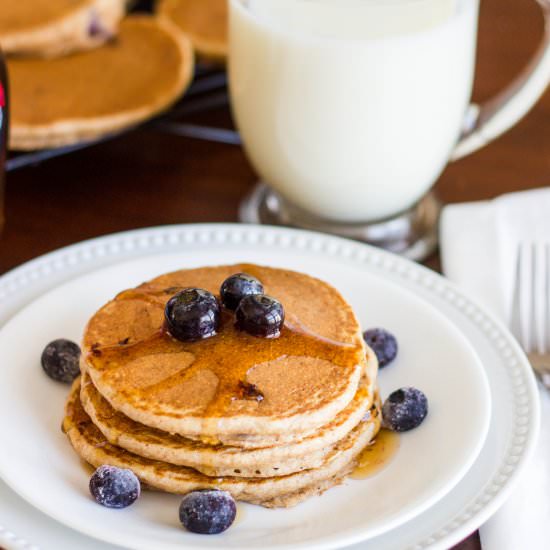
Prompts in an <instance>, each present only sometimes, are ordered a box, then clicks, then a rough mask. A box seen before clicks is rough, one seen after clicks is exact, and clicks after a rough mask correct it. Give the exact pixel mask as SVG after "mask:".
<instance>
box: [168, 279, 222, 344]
mask: <svg viewBox="0 0 550 550" xmlns="http://www.w3.org/2000/svg"><path fill="white" fill-rule="evenodd" d="M164 317H165V319H166V324H167V326H168V330H169V331H170V334H171V335H172V336H173V337H174V338H176V339H178V340H181V341H182V342H194V341H196V340H203V339H204V338H210V337H212V336H214V335H215V334H216V333H217V332H218V329H219V326H220V305H219V303H218V300H217V299H216V297H215V296H214V295H213V294H211V293H210V292H208V291H207V290H202V289H200V288H185V289H183V290H182V291H180V292H178V293H177V294H176V295H175V296H173V297H172V298H170V300H168V303H167V304H166V308H165V310H164Z"/></svg>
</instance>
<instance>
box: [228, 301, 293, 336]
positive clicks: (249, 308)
mask: <svg viewBox="0 0 550 550" xmlns="http://www.w3.org/2000/svg"><path fill="white" fill-rule="evenodd" d="M235 317H236V323H235V324H236V326H237V328H238V329H239V330H244V331H246V332H248V333H249V334H252V336H260V337H262V338H277V337H278V336H279V335H280V334H281V329H282V327H283V323H284V321H285V311H284V309H283V305H282V304H281V302H279V301H278V300H275V298H271V297H270V296H265V295H264V294H255V295H252V296H245V297H244V298H243V299H242V300H241V302H240V304H239V307H238V308H237V311H236V312H235Z"/></svg>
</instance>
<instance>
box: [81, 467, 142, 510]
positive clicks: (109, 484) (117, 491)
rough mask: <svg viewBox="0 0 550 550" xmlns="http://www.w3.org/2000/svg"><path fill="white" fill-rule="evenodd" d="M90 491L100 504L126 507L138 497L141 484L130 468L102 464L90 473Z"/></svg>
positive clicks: (109, 506) (108, 506) (110, 506)
mask: <svg viewBox="0 0 550 550" xmlns="http://www.w3.org/2000/svg"><path fill="white" fill-rule="evenodd" d="M90 493H92V496H93V497H94V498H95V500H96V501H97V502H98V503H99V504H101V505H102V506H106V507H107V508H126V507H127V506H130V504H133V503H134V502H135V501H136V500H137V499H138V498H139V495H140V493H141V486H140V483H139V479H138V478H137V476H136V474H134V472H132V470H126V469H123V468H117V467H115V466H108V465H104V466H100V467H99V468H98V469H97V470H96V471H95V472H94V473H93V474H92V477H91V478H90Z"/></svg>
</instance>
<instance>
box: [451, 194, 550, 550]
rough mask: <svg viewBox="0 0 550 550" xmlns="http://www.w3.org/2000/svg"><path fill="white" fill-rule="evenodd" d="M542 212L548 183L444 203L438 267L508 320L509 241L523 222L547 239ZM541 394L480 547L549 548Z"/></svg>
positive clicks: (548, 200) (548, 461) (546, 437)
mask: <svg viewBox="0 0 550 550" xmlns="http://www.w3.org/2000/svg"><path fill="white" fill-rule="evenodd" d="M543 216H544V217H546V219H548V218H549V217H550V188H544V189H537V190H533V191H525V192H521V193H513V194H510V195H504V196H502V197H499V198H498V199H495V200H494V201H490V202H477V203H467V204H457V205H450V206H447V207H445V209H444V211H443V216H442V219H441V256H442V262H443V272H444V273H445V275H446V276H447V277H448V278H449V279H451V280H452V281H454V282H455V283H457V284H458V285H460V286H461V287H462V288H463V289H464V290H465V291H466V292H468V294H469V295H470V296H472V297H473V298H476V299H477V301H478V302H480V303H482V304H484V305H485V307H486V308H488V309H489V310H491V311H492V312H493V313H495V314H496V315H497V316H498V317H500V318H501V319H502V320H504V321H505V322H506V323H508V324H509V322H510V309H511V296H512V287H513V277H514V272H515V262H516V255H515V254H516V252H515V251H516V246H515V245H516V243H517V242H518V240H519V238H520V235H522V234H525V230H526V227H527V226H529V232H530V234H532V237H533V239H536V238H545V240H546V241H548V242H550V233H548V232H547V231H548V230H547V229H545V227H546V228H547V227H550V223H549V222H547V221H546V220H545V219H544V218H543ZM543 222H544V223H543ZM545 232H546V234H545ZM541 398H542V399H541V401H542V430H541V437H540V440H539V443H538V448H537V450H536V452H535V456H534V458H533V460H532V462H531V463H530V465H529V466H528V467H527V468H526V470H525V471H524V473H523V475H522V477H521V479H520V481H519V485H518V486H517V487H516V489H515V490H514V491H513V493H512V495H511V496H510V498H509V500H508V501H507V502H506V504H504V506H503V507H502V508H501V509H500V510H499V511H498V512H497V513H496V514H495V515H494V516H493V517H492V518H491V519H490V520H489V521H488V522H487V523H486V524H485V525H484V526H483V527H482V528H481V529H480V535H481V544H482V548H483V550H548V549H549V548H550V392H548V391H546V390H543V389H542V388H541Z"/></svg>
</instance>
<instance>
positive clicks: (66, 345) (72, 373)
mask: <svg viewBox="0 0 550 550" xmlns="http://www.w3.org/2000/svg"><path fill="white" fill-rule="evenodd" d="M79 361H80V347H79V346H78V345H77V344H75V343H74V342H71V340H65V339H64V338H60V339H59V340H54V341H53V342H50V343H49V344H48V345H47V346H46V347H45V348H44V351H43V352H42V357H41V358H40V362H41V363H42V368H43V369H44V372H45V373H46V374H47V375H48V376H49V377H50V378H53V379H54V380H57V381H58V382H65V383H69V384H70V383H71V382H73V381H74V379H75V378H76V377H77V376H78V375H79V374H80V367H79Z"/></svg>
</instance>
